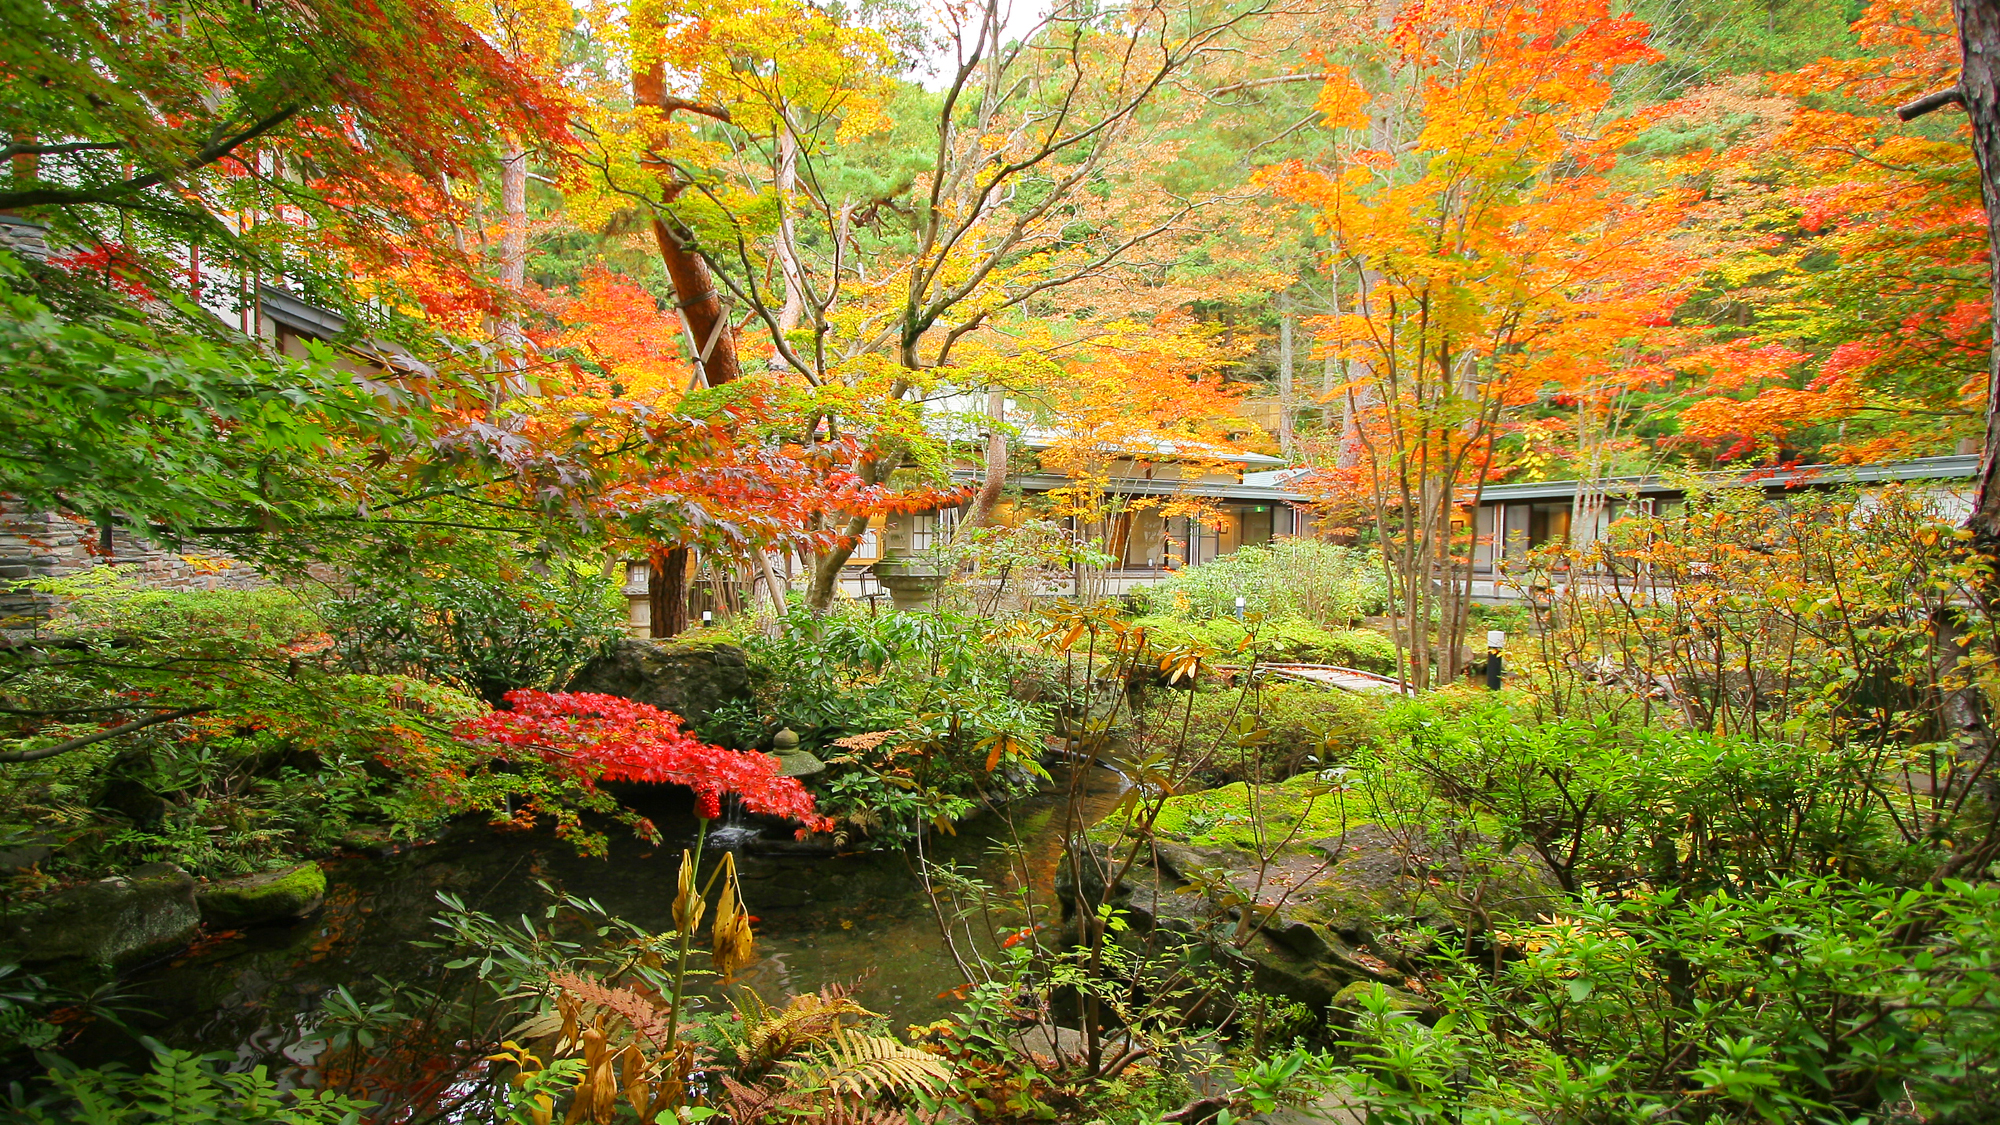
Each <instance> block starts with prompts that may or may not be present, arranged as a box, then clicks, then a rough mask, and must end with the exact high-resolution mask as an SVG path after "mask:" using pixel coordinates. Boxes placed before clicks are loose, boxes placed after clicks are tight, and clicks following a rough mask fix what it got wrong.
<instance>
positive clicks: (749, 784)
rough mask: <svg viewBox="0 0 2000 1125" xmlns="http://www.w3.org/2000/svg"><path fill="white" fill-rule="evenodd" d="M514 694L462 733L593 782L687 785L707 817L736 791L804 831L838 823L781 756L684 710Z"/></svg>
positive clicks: (574, 695)
mask: <svg viewBox="0 0 2000 1125" xmlns="http://www.w3.org/2000/svg"><path fill="white" fill-rule="evenodd" d="M506 698H507V704H508V706H509V707H510V708H511V710H507V711H493V712H490V713H488V714H486V715H482V716H480V717H478V718H476V719H467V720H466V721H464V722H462V723H460V724H459V725H458V727H457V729H456V732H455V733H456V734H457V736H458V737H459V738H460V739H463V740H465V741H467V742H472V743H475V744H485V745H491V746H504V747H511V748H517V749H526V750H534V751H536V752H538V753H540V754H541V755H542V757H543V759H544V760H546V761H548V762H549V763H550V764H551V765H556V766H564V767H567V768H569V769H571V770H573V771H574V772H575V774H576V776H577V777H578V778H579V779H581V780H582V781H583V782H584V784H586V785H595V784H596V782H598V781H600V780H609V781H653V782H666V783H668V784H672V785H685V786H687V787H688V788H690V789H693V790H694V791H695V797H696V802H697V803H696V809H697V811H698V812H699V813H700V815H701V816H703V817H704V818H707V819H714V818H715V816H716V815H717V814H718V813H719V812H720V811H721V797H722V794H724V793H734V794H736V796H737V798H738V799H739V800H741V801H742V802H743V807H744V808H746V809H749V810H750V811H751V812H754V813H759V814H762V815H764V816H781V817H785V818H788V819H791V820H796V821H798V822H800V823H801V824H803V825H804V826H805V827H804V828H802V829H800V830H799V835H801V836H803V835H805V833H807V832H826V831H831V830H832V828H833V821H832V820H831V819H830V818H828V817H824V816H821V815H819V813H818V811H817V810H816V809H815V807H814V805H813V798H812V794H810V793H808V792H806V789H805V786H803V785H801V784H799V782H798V780H797V779H796V778H790V777H785V776H783V775H782V774H780V773H779V772H778V762H777V760H776V759H775V758H772V757H770V756H769V755H765V754H757V753H751V752H745V751H740V750H728V749H724V748H723V747H720V746H713V745H710V744H708V743H705V742H702V741H701V740H700V739H697V738H695V737H694V736H692V735H690V734H688V733H687V732H686V731H685V730H683V729H681V719H680V716H678V715H676V714H674V713H673V712H671V711H662V710H661V709H659V708H658V707H654V706H651V705H649V704H645V703H637V702H634V701H632V700H630V699H620V698H619V697H617V696H615V695H599V694H596V693H593V692H583V691H576V692H566V691H525V690H524V691H510V692H508V693H507V697H506Z"/></svg>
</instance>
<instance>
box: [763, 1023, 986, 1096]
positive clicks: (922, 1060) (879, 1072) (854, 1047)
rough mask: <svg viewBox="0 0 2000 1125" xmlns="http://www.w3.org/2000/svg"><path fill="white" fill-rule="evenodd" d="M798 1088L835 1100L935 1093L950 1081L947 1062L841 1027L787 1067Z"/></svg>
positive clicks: (890, 1040) (888, 1040)
mask: <svg viewBox="0 0 2000 1125" xmlns="http://www.w3.org/2000/svg"><path fill="white" fill-rule="evenodd" d="M785 1066H786V1068H787V1070H788V1071H789V1072H790V1075H789V1077H790V1079H791V1082H792V1084H793V1085H794V1086H798V1087H809V1088H813V1089H818V1090H823V1091H825V1092H827V1093H828V1094H830V1095H832V1096H833V1097H834V1098H836V1099H837V1098H841V1097H845V1096H849V1095H853V1096H856V1097H862V1098H869V1097H876V1096H881V1095H890V1094H919V1093H921V1094H934V1093H936V1092H937V1090H938V1088H939V1087H941V1086H943V1085H944V1084H945V1083H946V1082H947V1081H948V1080H950V1078H951V1068H950V1066H949V1065H948V1064H946V1062H945V1060H943V1059H941V1058H939V1057H937V1056H936V1055H933V1054H930V1053H929V1052H926V1051H920V1050H917V1049H916V1048H915V1047H909V1046H905V1045H904V1044H902V1043H899V1042H897V1041H896V1040H894V1039H891V1038H888V1037H887V1036H882V1035H866V1034H862V1033H861V1032H857V1031H852V1030H849V1029H847V1028H844V1027H842V1028H836V1029H835V1030H834V1032H833V1034H832V1035H831V1036H829V1037H827V1039H826V1040H824V1041H823V1042H822V1043H821V1044H820V1045H819V1049H818V1051H817V1052H816V1053H815V1054H814V1055H813V1056H812V1057H809V1058H804V1059H791V1060H787V1061H786V1063H785Z"/></svg>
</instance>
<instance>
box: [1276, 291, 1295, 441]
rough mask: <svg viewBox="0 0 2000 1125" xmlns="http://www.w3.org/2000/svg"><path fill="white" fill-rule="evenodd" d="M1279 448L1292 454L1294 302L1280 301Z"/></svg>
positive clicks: (1281, 299)
mask: <svg viewBox="0 0 2000 1125" xmlns="http://www.w3.org/2000/svg"><path fill="white" fill-rule="evenodd" d="M1278 449H1279V450H1280V451H1282V452H1283V453H1284V455H1285V457H1286V458H1287V459H1289V458H1290V457H1291V456H1292V304H1291V302H1290V301H1287V300H1284V299H1283V298H1280V299H1279V302H1278Z"/></svg>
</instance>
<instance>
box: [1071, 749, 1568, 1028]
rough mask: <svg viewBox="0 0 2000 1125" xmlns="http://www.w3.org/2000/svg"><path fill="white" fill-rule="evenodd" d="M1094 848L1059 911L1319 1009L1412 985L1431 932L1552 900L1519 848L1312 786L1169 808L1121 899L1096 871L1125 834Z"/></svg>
mask: <svg viewBox="0 0 2000 1125" xmlns="http://www.w3.org/2000/svg"><path fill="white" fill-rule="evenodd" d="M1260 825H1261V827H1260ZM1093 836H1094V837H1096V838H1095V839H1094V840H1093V842H1092V845H1091V849H1090V852H1091V855H1092V857H1093V862H1087V863H1085V864H1084V867H1085V869H1086V878H1085V880H1084V882H1085V884H1086V885H1085V886H1083V887H1082V888H1077V887H1074V886H1065V885H1063V882H1064V881H1063V880H1058V887H1057V890H1058V894H1059V895H1061V896H1062V897H1063V898H1064V899H1065V903H1064V905H1065V912H1066V913H1067V912H1068V911H1069V910H1071V909H1073V906H1072V903H1073V901H1074V900H1076V899H1078V898H1079V897H1081V898H1083V899H1085V900H1089V901H1093V902H1110V903H1111V904H1113V905H1114V906H1117V907H1119V908H1122V909H1124V910H1125V911H1127V912H1128V914H1129V916H1130V918H1131V919H1132V921H1133V923H1134V926H1135V928H1136V929H1139V930H1142V931H1150V930H1152V929H1155V928H1159V929H1167V930H1173V931H1178V932H1182V933H1186V934H1190V935H1196V934H1198V935H1201V940H1202V941H1205V942H1208V943H1210V944H1212V945H1214V946H1215V947H1216V952H1217V953H1218V954H1219V955H1222V956H1225V957H1227V958H1229V959H1232V960H1235V961H1237V962H1238V963H1240V964H1242V965H1243V966H1244V968H1245V969H1246V970H1248V972H1249V975H1250V978H1251V980H1252V982H1253V983H1254V984H1255V986H1256V987H1257V988H1259V989H1260V990H1262V991H1265V992H1269V993H1272V994H1274V995H1278V996H1284V997H1287V998H1290V999H1293V1000H1296V1001H1299V1002H1301V1003H1304V1004H1307V1005H1309V1006H1311V1007H1313V1008H1315V1009H1319V1010H1324V1009H1325V1008H1326V1006H1327V1005H1328V1004H1329V1003H1331V1002H1333V1001H1334V1000H1335V998H1336V996H1337V995H1338V994H1339V993H1340V992H1341V991H1342V990H1343V989H1346V988H1348V987H1349V986H1352V985H1355V984H1361V985H1366V986H1372V985H1376V984H1381V985H1385V986H1397V985H1405V984H1407V982H1408V979H1409V976H1408V974H1410V973H1412V972H1413V971H1415V969H1416V968H1417V964H1416V962H1417V960H1418V958H1417V957H1416V956H1415V954H1417V953H1419V952H1421V950H1422V948H1423V947H1424V943H1425V941H1426V940H1427V939H1426V937H1425V936H1424V935H1425V934H1426V932H1428V930H1429V928H1432V927H1436V928H1444V929H1458V930H1471V931H1477V930H1480V929H1484V928H1487V927H1489V926H1491V925H1494V924H1496V923H1500V922H1506V921H1512V920H1518V919H1521V918H1528V917H1533V916H1535V915H1537V914H1541V913H1546V912H1547V911H1549V910H1550V909H1551V908H1553V907H1554V906H1555V905H1556V904H1557V903H1558V902H1559V901H1560V898H1561V892H1560V889H1559V888H1558V887H1557V885H1556V883H1555V880H1554V878H1553V877H1552V876H1551V875H1550V873H1549V872H1548V870H1547V868H1546V867H1545V866H1544V865H1543V864H1542V863H1541V862H1540V861H1539V860H1538V859H1536V858H1534V857H1533V856H1532V855H1530V854H1528V853H1526V852H1524V851H1519V850H1517V851H1515V852H1513V853H1507V854H1503V853H1500V852H1498V850H1497V849H1495V848H1493V847H1492V846H1491V845H1490V844H1489V843H1488V842H1487V839H1486V838H1485V837H1483V836H1481V835H1480V834H1479V833H1477V832H1475V831H1471V830H1470V829H1469V828H1458V829H1455V830H1452V831H1446V830H1445V829H1444V828H1442V827H1434V828H1430V829H1426V828H1420V827H1410V826H1401V825H1389V824H1382V823H1374V822H1371V821H1370V820H1369V819H1368V818H1367V816H1366V815H1364V814H1362V813H1361V812H1360V810H1357V809H1355V808H1353V807H1351V806H1350V805H1346V804H1344V803H1343V798H1342V797H1341V795H1340V794H1338V793H1331V792H1327V791H1326V787H1325V786H1323V785H1321V784H1319V783H1317V782H1315V781H1313V780H1312V779H1310V778H1303V779H1294V780H1293V781H1291V782H1286V783H1285V784H1283V785H1267V786H1261V787H1258V788H1256V789H1251V788H1249V787H1247V786H1245V785H1241V784H1237V785H1227V786H1223V787H1221V788H1218V789H1211V790H1208V791H1206V792H1201V793H1191V794H1185V795H1181V796H1176V797H1172V798H1169V799H1168V800H1167V801H1166V803H1165V806H1164V807H1163V808H1162V809H1161V812H1160V815H1159V816H1158V818H1156V820H1155V821H1154V825H1153V832H1152V834H1151V836H1150V837H1148V838H1147V839H1146V840H1145V844H1144V846H1143V847H1142V857H1143V858H1142V860H1141V861H1140V862H1138V863H1135V864H1134V865H1133V867H1132V869H1131V870H1130V871H1129V872H1128V873H1127V874H1126V876H1125V877H1124V878H1123V879H1122V880H1120V882H1119V885H1118V886H1117V887H1116V888H1110V889H1107V888H1105V887H1104V882H1105V881H1106V880H1105V877H1104V876H1103V875H1101V874H1100V875H1097V876H1096V877H1094V878H1093V877H1092V876H1091V872H1092V871H1093V870H1094V869H1096V868H1099V867H1104V866H1106V864H1107V862H1108V860H1107V857H1113V856H1118V857H1122V856H1124V855H1126V854H1128V853H1129V851H1130V849H1131V847H1132V837H1131V836H1129V835H1126V834H1125V833H1124V832H1123V831H1122V830H1121V828H1120V827H1119V826H1118V825H1115V824H1112V825H1102V826H1100V827H1099V829H1097V830H1096V831H1095V832H1093ZM1079 890H1081V895H1079V893H1078V892H1079ZM1246 927H1247V928H1248V929H1249V931H1251V932H1248V933H1246Z"/></svg>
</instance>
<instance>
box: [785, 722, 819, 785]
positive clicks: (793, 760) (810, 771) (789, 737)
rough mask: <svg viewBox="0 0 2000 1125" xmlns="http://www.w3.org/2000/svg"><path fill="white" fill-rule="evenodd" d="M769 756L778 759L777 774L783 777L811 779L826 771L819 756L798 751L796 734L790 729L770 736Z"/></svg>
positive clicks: (806, 751)
mask: <svg viewBox="0 0 2000 1125" xmlns="http://www.w3.org/2000/svg"><path fill="white" fill-rule="evenodd" d="M771 756H772V757H773V758H776V759H778V772H779V773H780V774H782V775H783V776H785V777H811V776H812V775H814V774H816V773H824V772H825V771H826V763H825V762H822V761H820V760H819V755H817V754H814V753H813V752H812V751H810V750H801V749H799V735H798V732H797V731H794V730H793V729H792V728H790V727H786V728H785V729H783V730H781V731H779V732H778V733H776V734H774V735H772V736H771Z"/></svg>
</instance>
